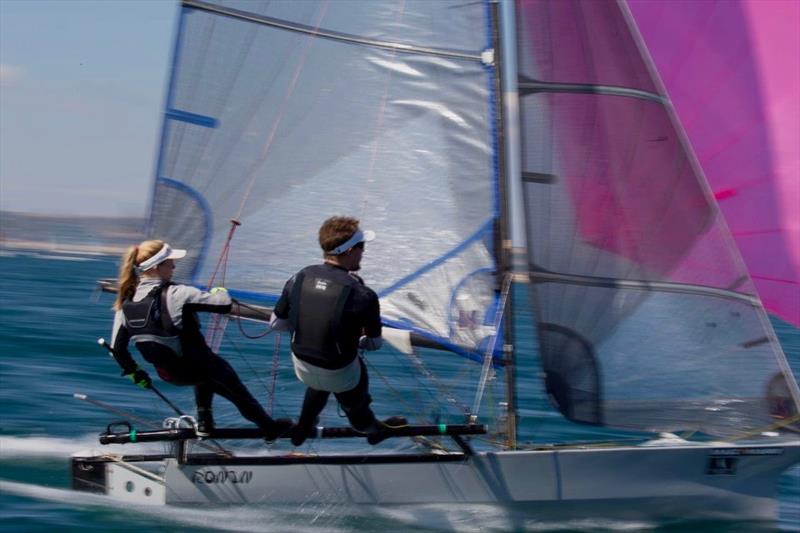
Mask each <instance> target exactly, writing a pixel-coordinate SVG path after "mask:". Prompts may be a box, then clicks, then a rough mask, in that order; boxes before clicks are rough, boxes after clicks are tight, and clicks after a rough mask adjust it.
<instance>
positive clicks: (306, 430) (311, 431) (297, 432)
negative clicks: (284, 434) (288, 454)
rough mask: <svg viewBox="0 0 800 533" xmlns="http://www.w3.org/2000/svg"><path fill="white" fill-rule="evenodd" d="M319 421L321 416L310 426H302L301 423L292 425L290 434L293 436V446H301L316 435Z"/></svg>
mask: <svg viewBox="0 0 800 533" xmlns="http://www.w3.org/2000/svg"><path fill="white" fill-rule="evenodd" d="M318 423H319V417H317V418H316V419H315V420H314V423H313V424H311V425H310V426H305V425H303V426H301V425H300V424H299V423H298V424H295V425H294V426H292V428H291V430H290V431H289V436H290V437H291V438H292V445H293V446H301V445H302V444H303V443H304V442H305V441H306V439H307V438H308V437H314V436H316V434H317V427H316V426H317V424H318Z"/></svg>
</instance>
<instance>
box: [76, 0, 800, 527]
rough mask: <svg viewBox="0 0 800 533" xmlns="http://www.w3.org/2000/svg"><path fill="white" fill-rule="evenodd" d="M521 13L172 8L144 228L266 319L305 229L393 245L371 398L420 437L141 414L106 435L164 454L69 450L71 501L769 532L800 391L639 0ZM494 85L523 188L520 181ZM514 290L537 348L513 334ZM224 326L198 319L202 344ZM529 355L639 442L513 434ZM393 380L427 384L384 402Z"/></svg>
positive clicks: (382, 259)
mask: <svg viewBox="0 0 800 533" xmlns="http://www.w3.org/2000/svg"><path fill="white" fill-rule="evenodd" d="M515 8H516V10H515V20H512V18H503V19H501V17H500V13H499V9H498V5H497V4H496V3H493V2H487V3H480V2H472V1H455V0H454V1H441V2H420V3H410V4H408V5H406V4H405V3H396V2H377V1H376V2H364V3H352V2H324V1H323V2H294V3H290V2H286V3H283V2H275V3H270V4H269V5H265V6H261V5H254V4H251V3H238V2H225V1H219V2H216V1H215V2H205V1H200V0H184V1H183V2H182V7H181V11H180V15H179V22H178V29H177V32H176V33H177V34H176V40H175V49H174V57H173V68H172V71H171V72H172V77H171V81H170V86H169V90H168V95H167V101H166V109H165V113H164V124H163V133H162V144H161V151H160V155H159V158H158V162H157V168H156V177H155V185H154V193H153V202H152V205H151V209H150V213H149V217H148V230H147V233H148V235H149V236H152V237H158V238H162V239H167V240H169V242H171V243H173V244H174V245H175V246H179V247H180V248H185V249H187V250H189V254H188V255H187V257H186V258H184V259H183V260H182V261H181V262H180V264H179V265H178V270H176V272H175V276H176V279H180V280H181V281H182V282H185V283H191V284H193V285H195V286H201V287H202V286H210V285H212V283H211V282H209V281H208V280H215V279H223V280H224V281H225V285H226V286H227V287H228V289H229V291H230V293H231V295H233V296H234V297H235V298H237V299H239V300H240V301H242V302H247V306H249V307H246V309H249V315H248V318H249V319H256V320H266V319H268V316H267V315H268V313H269V306H270V305H273V304H274V303H275V301H276V300H277V297H278V295H279V294H280V291H281V288H282V286H283V283H284V281H285V279H286V278H287V277H288V275H289V274H290V273H291V272H293V271H294V269H295V268H296V267H298V266H299V265H301V264H304V263H305V262H306V256H307V254H308V252H309V250H315V249H316V246H315V243H314V242H313V236H310V235H309V228H312V227H317V226H318V223H319V221H320V220H321V219H322V218H325V217H327V216H330V215H331V214H334V213H337V212H344V213H347V212H351V211H353V210H356V211H358V214H359V217H360V218H361V219H362V221H363V222H364V224H365V227H366V226H369V227H370V228H371V229H374V230H375V231H376V232H377V234H378V235H379V238H378V239H376V240H375V241H374V242H372V243H370V245H369V246H370V248H369V254H368V255H366V256H365V260H364V270H363V275H364V276H365V277H366V278H367V281H369V282H370V285H371V286H374V287H376V292H377V293H378V296H379V297H380V302H381V311H382V320H383V323H384V325H385V326H387V329H389V328H391V330H393V331H397V333H396V335H395V336H394V338H393V339H392V343H393V345H394V346H395V351H393V352H392V353H394V354H396V355H397V357H403V358H404V359H402V361H403V364H402V365H397V366H396V367H395V368H393V372H394V376H393V375H388V374H387V375H386V376H384V377H385V383H383V384H382V385H380V386H379V387H378V388H376V389H375V392H374V394H375V395H378V394H381V393H388V392H389V391H390V390H391V391H393V392H397V393H398V394H397V398H398V400H397V402H398V403H397V405H400V404H401V403H402V402H409V404H410V408H407V410H406V412H404V413H403V414H404V415H406V416H407V417H408V419H409V422H408V425H407V426H406V427H403V428H392V429H390V430H388V431H387V432H386V433H385V434H384V435H381V436H382V437H385V438H386V439H387V441H386V442H391V443H396V442H403V443H407V442H408V439H413V442H414V443H415V444H414V446H412V447H407V448H405V449H403V450H393V451H390V452H387V451H386V448H385V447H381V448H376V449H375V450H374V451H373V450H370V451H369V452H367V453H364V452H363V451H360V450H359V451H357V452H356V451H353V452H348V451H341V450H340V449H338V448H337V449H336V451H333V449H331V448H330V447H329V446H327V443H328V442H330V441H329V439H333V438H337V440H341V439H344V440H345V441H347V439H358V440H360V441H362V442H363V440H362V439H364V437H365V435H363V434H358V433H357V432H354V431H353V430H350V429H348V428H321V429H318V430H317V432H316V434H315V437H318V438H319V439H318V440H315V446H316V445H318V447H317V448H315V451H314V452H313V453H310V452H309V453H307V452H306V451H303V450H302V449H301V450H298V451H299V452H300V453H297V452H292V453H288V452H286V451H284V450H283V449H282V448H281V441H280V439H279V440H278V444H277V445H276V446H275V448H276V449H275V450H273V451H269V452H265V453H256V454H248V455H236V454H232V453H231V452H230V450H228V449H227V448H226V447H225V442H227V440H228V439H242V438H245V439H247V438H261V436H260V435H258V434H257V432H256V431H255V430H250V429H245V428H226V429H219V430H217V431H216V432H215V433H212V435H210V440H202V441H198V440H197V439H196V437H195V435H196V433H195V431H194V429H192V427H190V426H191V425H192V424H191V421H189V422H186V421H184V422H181V421H180V420H177V421H173V422H170V423H169V427H167V428H154V429H150V428H145V429H144V430H142V429H140V428H138V427H136V425H135V424H134V423H131V422H130V421H127V422H126V423H125V424H116V425H111V426H109V427H108V428H106V431H105V432H104V433H103V434H102V435H101V437H100V439H101V443H102V442H116V443H130V444H131V445H135V443H137V442H145V441H147V442H152V441H165V442H168V443H171V446H172V449H171V451H170V452H168V453H163V454H152V455H136V454H134V453H132V454H126V455H104V454H80V455H78V456H76V457H74V458H73V486H74V487H75V488H76V489H78V490H88V491H93V492H100V493H104V494H108V495H110V496H112V497H114V498H118V499H121V500H124V501H130V502H136V503H153V504H173V503H211V504H217V503H219V504H223V503H298V504H303V503H307V502H322V503H357V504H369V505H403V504H414V503H425V504H429V503H443V504H456V503H464V504H472V505H474V504H491V505H497V506H499V507H500V508H501V509H503V510H505V511H506V512H507V513H508V514H509V516H516V515H518V514H526V515H533V516H536V517H541V518H547V519H556V520H558V519H564V518H567V517H568V518H577V517H581V516H585V517H616V518H652V519H695V518H731V519H757V520H762V519H773V518H774V517H775V513H776V501H775V491H776V483H777V479H778V477H779V476H780V475H781V473H782V472H783V471H784V470H785V469H787V468H789V467H790V466H791V465H793V464H796V463H797V462H798V461H800V439H798V438H797V436H796V435H797V434H796V428H797V423H798V420H800V418H799V417H798V413H800V408H799V407H798V406H800V391H799V390H798V386H797V382H796V381H795V379H794V377H793V376H792V373H791V370H790V368H789V366H788V363H787V361H786V357H785V355H784V354H783V352H782V349H781V346H780V344H779V343H778V341H777V339H776V337H775V333H774V331H773V330H772V327H771V325H770V323H769V319H768V317H767V314H766V312H765V310H764V308H763V306H762V303H761V301H760V300H759V298H758V295H757V292H756V290H755V287H754V285H753V282H752V280H751V278H750V276H749V274H748V272H747V270H746V269H745V267H744V264H743V263H742V261H741V258H740V256H739V252H738V250H737V249H736V247H735V245H734V242H733V240H732V239H731V236H730V232H729V231H728V229H727V225H726V223H725V221H724V220H723V219H722V217H721V215H720V213H719V210H718V207H717V205H716V201H715V199H714V198H713V197H712V196H711V195H710V194H709V191H708V186H707V184H706V182H705V178H704V177H703V174H702V170H701V169H700V167H699V165H698V164H697V162H696V159H695V157H694V154H693V152H692V149H691V146H690V145H689V143H688V141H687V140H686V138H685V135H684V134H683V130H682V128H681V126H680V124H679V123H678V122H677V120H676V118H675V116H674V113H673V111H672V107H671V104H670V101H669V98H668V96H667V94H666V92H665V91H664V89H663V87H662V86H661V84H660V81H659V78H658V75H657V73H656V72H655V71H654V70H653V69H652V66H651V65H650V63H649V59H648V57H647V53H646V49H645V48H644V47H643V45H642V43H641V39H640V37H639V35H638V32H637V29H636V26H635V24H634V22H633V20H632V18H631V16H630V13H629V12H628V9H627V7H626V5H625V4H624V3H623V2H610V1H598V2H580V1H578V0H564V1H561V2H546V1H531V2H517V3H516V4H515ZM577 21H580V23H577ZM504 25H505V30H506V31H505V32H501V28H503V26H504ZM512 27H515V28H516V33H517V39H516V40H514V41H511V42H509V41H508V40H505V39H504V38H503V37H504V36H507V35H510V34H511V32H510V31H509V30H510V29H511V28H512ZM510 52H513V54H512V53H510ZM512 55H515V56H516V57H517V63H516V65H515V64H512V63H509V62H507V61H505V62H504V59H505V58H507V57H510V56H512ZM506 71H511V72H512V75H511V79H513V80H515V81H514V82H513V84H514V87H513V88H512V89H513V92H514V93H515V94H516V95H517V96H518V98H519V116H518V117H516V116H515V117H508V118H509V119H510V120H509V122H513V125H514V126H513V130H514V131H516V128H517V127H518V128H519V132H518V133H519V137H520V139H519V145H518V146H516V148H517V149H518V150H519V151H520V152H521V164H522V172H521V176H520V177H515V176H511V175H510V174H509V172H508V171H507V168H506V167H507V165H506V148H507V146H506V145H507V143H508V142H509V139H512V138H515V137H513V136H509V135H506V133H507V131H508V124H507V123H506V119H507V117H505V115H504V114H503V109H504V105H503V96H504V95H505V94H506V92H507V90H508V88H506V87H504V85H503V80H504V78H503V75H504V73H505V72H506ZM513 222H519V223H520V224H519V225H520V226H522V231H524V233H525V237H526V239H527V241H526V247H525V248H524V250H522V258H521V259H522V261H521V262H522V263H524V266H520V265H516V266H515V265H514V264H512V263H513V262H512V257H511V252H512V249H511V243H512V231H511V226H512V223H513ZM234 234H235V236H236V238H235V239H234V238H233V237H234ZM229 259H230V260H229ZM520 297H522V299H524V300H526V301H528V302H530V306H531V307H532V308H533V311H534V315H535V318H534V319H532V320H530V323H529V324H527V326H528V327H535V329H536V338H537V340H538V347H534V346H532V345H530V343H529V342H527V341H524V340H523V337H521V336H519V335H516V334H515V329H516V328H517V327H519V325H518V324H515V320H514V312H515V310H516V309H519V308H520V307H521V305H522V303H521V298H520ZM241 314H245V313H241ZM226 324H227V319H225V320H223V321H217V322H214V323H211V324H209V327H208V328H207V334H206V335H207V338H208V339H209V345H211V346H212V347H213V348H214V350H217V349H218V348H219V346H220V342H221V339H222V335H223V334H225V326H226ZM228 334H230V332H228ZM424 343H427V344H425V348H424V349H420V346H421V345H422V344H424ZM431 348H436V350H437V351H436V353H435V354H434V352H433V351H432V350H430V349H431ZM277 353H278V350H277V348H276V354H277ZM284 353H285V351H284ZM534 354H538V358H539V359H537V360H536V361H537V362H536V364H535V366H536V370H535V371H533V372H532V373H533V374H541V377H542V387H543V389H544V390H545V391H546V393H547V395H548V396H549V398H550V400H551V402H552V404H553V405H554V406H555V408H556V409H557V410H558V412H559V413H560V414H561V415H562V416H563V417H564V419H566V420H569V421H572V422H577V423H580V424H586V425H593V426H598V427H606V428H615V429H621V430H630V431H634V432H637V434H647V435H648V437H645V438H642V439H640V440H639V441H638V442H636V443H635V444H631V443H624V444H621V443H614V442H604V443H592V444H586V443H565V444H554V445H542V444H536V443H532V442H525V441H523V440H522V439H520V438H519V435H518V429H519V428H518V419H519V416H520V415H519V407H518V406H519V404H520V400H521V399H523V400H524V399H527V398H530V397H531V396H532V395H533V394H534V391H532V390H527V389H530V388H532V387H531V386H530V385H527V389H526V388H524V387H520V386H519V383H520V382H521V380H520V379H519V378H520V376H519V375H518V372H520V370H521V369H522V368H530V366H529V367H524V366H523V365H522V364H521V359H523V358H526V359H527V361H530V360H531V359H532V358H534V357H536V355H534ZM370 358H371V359H372V358H374V355H373V356H371V357H370ZM539 364H540V365H541V366H539ZM464 368H468V369H472V370H473V371H474V372H469V377H468V379H465V378H464V376H465V375H466V373H464V372H463V369H464ZM540 370H541V371H540ZM401 373H407V374H410V375H413V376H414V378H415V379H417V380H418V381H419V382H421V383H424V384H425V387H424V389H425V391H426V393H427V394H426V395H425V396H423V395H415V396H414V397H413V398H412V397H407V395H403V391H402V390H399V391H398V390H394V389H395V388H399V386H397V385H396V382H394V383H393V382H392V379H393V378H395V379H396V378H397V376H398V375H399V374H401ZM525 377H528V376H525ZM531 379H532V378H531ZM527 383H530V380H528V381H527ZM381 387H382V388H381ZM498 398H500V399H499V400H498ZM186 423H188V426H187V425H185V424H186ZM182 424H183V425H182ZM484 435H485V436H486V437H487V439H486V440H484V439H483V436H484ZM212 441H213V442H212Z"/></svg>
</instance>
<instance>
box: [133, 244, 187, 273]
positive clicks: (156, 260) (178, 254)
mask: <svg viewBox="0 0 800 533" xmlns="http://www.w3.org/2000/svg"><path fill="white" fill-rule="evenodd" d="M185 256H186V250H180V249H178V248H175V249H173V248H172V247H171V246H170V245H169V244H167V243H164V246H163V247H162V248H161V249H160V250H159V251H158V253H157V254H156V255H154V256H153V257H151V258H150V259H147V260H146V261H142V262H141V263H139V265H138V266H137V267H136V269H137V270H138V271H139V272H147V271H148V270H150V269H151V268H154V267H157V266H158V265H160V264H161V263H163V262H164V261H166V260H167V259H180V258H182V257H185Z"/></svg>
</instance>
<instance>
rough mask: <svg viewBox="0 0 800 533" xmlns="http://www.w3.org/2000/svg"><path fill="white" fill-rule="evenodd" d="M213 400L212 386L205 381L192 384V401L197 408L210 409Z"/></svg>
mask: <svg viewBox="0 0 800 533" xmlns="http://www.w3.org/2000/svg"><path fill="white" fill-rule="evenodd" d="M213 400H214V388H213V387H212V386H211V385H210V384H209V383H207V382H202V383H198V384H197V385H195V386H194V403H195V405H197V410H198V411H200V410H206V411H210V410H211V402H212V401H213Z"/></svg>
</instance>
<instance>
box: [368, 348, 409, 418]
mask: <svg viewBox="0 0 800 533" xmlns="http://www.w3.org/2000/svg"><path fill="white" fill-rule="evenodd" d="M359 357H361V360H362V361H364V362H365V363H366V365H367V366H368V367H369V369H370V371H372V372H373V373H374V374H376V375H377V376H378V377H379V378H380V379H381V381H383V383H384V385H386V388H388V389H389V391H390V392H391V393H392V394H394V395H395V396H397V399H398V400H400V403H402V404H403V405H404V406H405V407H406V408H407V409H408V412H409V413H415V412H417V411H418V407H415V406H413V405H411V404H409V403H408V401H406V399H405V396H404V395H403V394H400V391H399V390H397V388H395V387H394V386H393V385H392V384H391V383H390V382H389V380H388V379H386V376H384V375H383V373H382V372H381V371H380V370H378V367H377V366H376V365H373V364H372V363H371V362H370V361H369V359H367V358H366V357H363V356H362V355H359Z"/></svg>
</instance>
